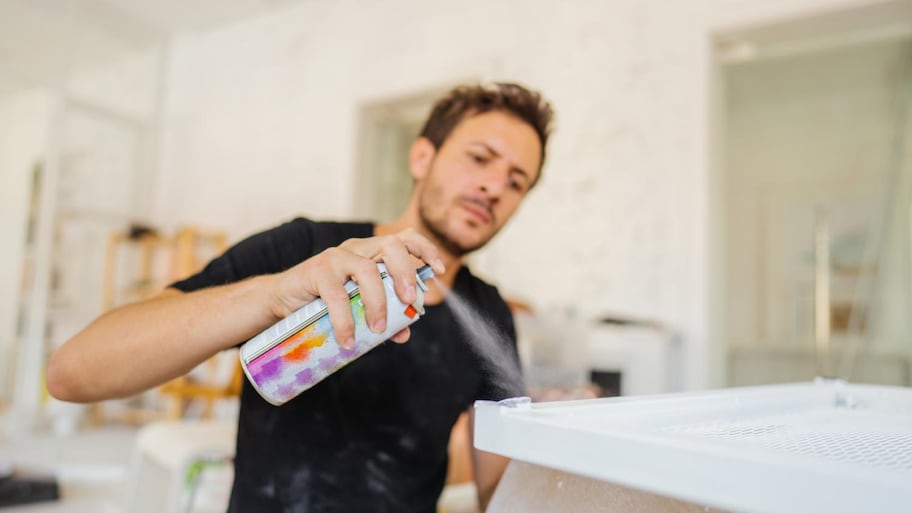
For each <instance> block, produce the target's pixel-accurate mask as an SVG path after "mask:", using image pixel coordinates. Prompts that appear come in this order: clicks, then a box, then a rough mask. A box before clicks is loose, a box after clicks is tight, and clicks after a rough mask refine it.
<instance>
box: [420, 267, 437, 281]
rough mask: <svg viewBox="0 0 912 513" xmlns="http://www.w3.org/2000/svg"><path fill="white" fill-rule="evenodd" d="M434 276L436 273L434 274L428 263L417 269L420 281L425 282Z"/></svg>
mask: <svg viewBox="0 0 912 513" xmlns="http://www.w3.org/2000/svg"><path fill="white" fill-rule="evenodd" d="M434 276H436V274H434V270H433V269H431V266H430V265H425V266H422V267H420V268H419V269H418V279H420V280H421V281H422V282H426V281H428V280H429V279H431V278H433V277H434Z"/></svg>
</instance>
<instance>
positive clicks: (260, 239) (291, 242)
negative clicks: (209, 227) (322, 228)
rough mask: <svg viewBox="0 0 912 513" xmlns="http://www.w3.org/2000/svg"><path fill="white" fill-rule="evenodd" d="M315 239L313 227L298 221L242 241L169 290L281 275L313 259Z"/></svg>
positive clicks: (186, 290)
mask: <svg viewBox="0 0 912 513" xmlns="http://www.w3.org/2000/svg"><path fill="white" fill-rule="evenodd" d="M312 239H313V223H312V222H311V221H308V220H306V219H301V218H298V219H295V220H293V221H290V222H287V223H284V224H282V225H280V226H277V227H275V228H272V229H270V230H267V231H264V232H260V233H258V234H256V235H253V236H251V237H248V238H246V239H244V240H242V241H241V242H239V243H237V244H236V245H234V246H232V247H231V248H229V249H228V250H227V251H225V253H223V254H222V255H220V256H218V257H216V258H215V259H213V260H212V261H211V262H209V264H207V265H206V267H205V268H204V269H203V270H202V271H200V272H198V273H196V274H194V275H193V276H190V277H189V278H186V279H184V280H180V281H178V282H175V283H173V284H171V285H170V287H173V288H176V289H178V290H180V291H182V292H191V291H194V290H199V289H203V288H207V287H214V286H217V285H227V284H229V283H234V282H237V281H241V280H244V279H246V278H250V277H252V276H259V275H262V274H272V273H277V272H282V271H284V270H286V269H288V268H290V267H292V266H294V265H296V264H298V263H299V262H301V261H303V260H305V259H307V258H308V257H310V256H311V255H312V253H313V249H312V248H313V242H312Z"/></svg>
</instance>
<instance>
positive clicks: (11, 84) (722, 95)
mask: <svg viewBox="0 0 912 513" xmlns="http://www.w3.org/2000/svg"><path fill="white" fill-rule="evenodd" d="M485 80H507V81H518V82H521V83H524V84H526V85H528V86H530V87H532V88H535V89H538V90H540V91H541V92H542V93H543V94H544V95H545V96H546V97H547V98H548V99H550V100H551V101H552V103H553V104H554V106H555V109H556V112H557V124H556V131H555V134H554V136H553V139H552V141H551V143H550V144H551V145H550V148H549V156H548V161H547V162H546V166H545V169H544V172H543V173H544V174H543V179H542V181H541V183H540V185H538V186H537V187H536V189H535V190H534V191H533V192H532V193H531V194H530V196H529V198H528V199H527V200H526V202H525V204H524V206H523V207H522V208H521V210H520V212H519V213H518V215H517V216H516V217H515V219H514V220H513V221H512V222H511V223H510V224H509V225H508V226H507V228H506V229H505V230H504V231H503V232H502V233H501V234H500V235H499V236H498V237H497V238H496V239H495V240H494V241H493V242H492V243H491V244H490V245H489V246H488V247H486V248H485V249H484V250H482V251H480V252H478V253H477V254H475V255H473V256H472V257H471V264H472V266H473V269H474V270H475V271H476V272H477V273H478V274H480V275H482V276H483V277H485V278H487V279H488V280H490V281H492V282H493V283H495V284H497V285H498V286H499V288H500V290H501V291H502V293H504V294H505V295H506V296H507V297H508V298H510V299H511V302H512V304H513V305H514V307H515V314H516V316H517V322H518V326H519V332H520V345H521V352H522V358H523V363H524V366H525V368H526V373H527V376H528V377H529V384H530V387H531V388H530V393H531V394H532V395H533V397H535V398H536V399H540V400H545V399H561V398H569V397H579V396H587V395H619V394H620V395H638V394H649V393H662V392H672V391H688V390H699V389H705V388H718V387H730V386H742V385H754V384H767V383H781V382H796V381H808V380H811V379H813V378H814V377H815V376H828V377H841V378H844V379H847V380H849V381H855V382H865V383H879V384H891V385H901V386H908V385H910V379H912V378H910V358H912V340H910V337H912V315H910V307H912V252H910V240H912V182H910V179H912V1H909V0H892V1H886V0H769V1H765V2H754V1H747V0H589V1H584V0H573V1H571V2H557V1H553V0H495V1H491V0H470V1H466V2H456V3H454V2H447V3H444V2H414V1H407V0H389V1H385V2H369V1H358V0H333V1H330V0H218V1H216V0H200V1H193V2H178V1H175V0H161V1H156V2H146V1H141V0H95V1H90V0H59V1H53V0H0V219H2V223H0V230H2V231H0V247H2V250H0V290H2V291H3V293H2V294H0V419H2V420H3V422H2V424H0V447H2V449H0V451H3V452H0V457H2V456H4V453H7V457H10V456H9V455H12V456H11V457H12V459H13V460H16V461H29V458H31V459H32V460H34V461H35V462H37V463H39V464H45V466H47V465H50V466H53V465H57V466H58V471H59V470H60V469H59V465H61V464H64V463H66V464H69V465H70V466H69V467H66V469H65V470H66V472H64V474H66V475H68V476H71V477H72V476H76V477H77V479H76V481H79V479H78V478H79V477H81V478H83V480H88V481H92V479H97V480H100V481H105V480H108V481H110V480H117V481H124V480H126V481H128V480H129V472H128V471H127V470H126V463H125V461H126V460H125V459H123V458H121V459H118V458H120V457H121V456H124V455H125V454H127V453H129V449H130V448H131V447H135V438H134V435H135V433H136V426H141V425H144V424H145V423H147V422H149V421H153V420H156V419H161V418H172V419H183V418H198V417H203V418H215V419H218V418H227V419H230V418H231V415H232V411H233V410H232V399H233V397H234V394H235V393H236V390H237V380H238V379H239V377H240V376H239V375H238V374H237V373H236V368H235V365H234V359H233V358H232V357H230V356H229V357H227V358H223V359H217V360H218V361H213V362H209V363H207V364H206V366H205V368H201V369H198V370H197V371H195V372H194V375H193V376H191V377H189V378H186V379H183V380H179V382H175V383H170V384H169V385H168V386H166V387H165V388H164V389H162V390H158V391H154V392H151V393H150V394H146V395H145V396H144V397H142V398H136V399H132V400H128V401H113V402H111V403H110V404H104V405H94V406H90V407H82V406H75V405H66V404H61V403H58V402H55V401H53V400H52V399H50V398H49V396H48V395H47V393H46V391H45V390H44V384H43V372H44V365H45V363H46V361H47V357H48V355H49V354H50V352H51V351H53V350H54V349H55V348H56V347H57V346H58V345H59V344H61V343H62V342H64V341H65V340H66V339H67V338H69V337H70V336H72V335H73V334H74V333H75V332H76V331H78V330H79V329H81V328H82V327H83V326H84V325H85V324H87V323H88V322H89V321H90V320H91V319H93V318H94V317H96V316H97V315H99V314H100V313H102V312H103V311H105V310H106V309H108V308H111V307H114V306H117V305H119V304H123V303H125V302H129V301H133V300H136V299H140V298H142V297H145V296H147V295H149V294H151V293H154V292H156V291H157V290H160V288H161V287H162V286H164V285H166V284H167V283H169V282H171V281H173V280H175V279H177V278H179V277H181V276H185V275H187V274H189V273H192V272H193V271H195V270H196V269H198V268H199V267H200V266H201V265H203V264H204V263H205V262H206V261H207V260H208V259H209V258H211V257H212V256H214V255H216V254H218V253H219V252H220V251H221V250H222V249H224V248H225V247H226V245H230V244H231V243H233V242H236V241H238V240H240V239H241V238H243V237H245V236H246V235H249V234H251V233H253V232H255V231H258V230H261V229H265V228H268V227H270V226H272V225H274V224H276V223H278V222H281V221H284V220H287V219H290V218H291V217H294V216H297V215H303V216H308V217H313V218H318V219H366V218H371V219H378V220H388V219H391V218H392V217H393V216H395V215H396V214H397V213H398V212H399V211H400V209H401V208H402V206H403V205H404V202H405V201H406V199H407V198H408V194H409V191H410V186H411V179H410V177H409V175H408V173H407V167H406V152H407V149H408V145H409V144H410V143H411V140H412V139H413V138H414V136H415V134H416V133H417V131H418V129H419V128H420V123H421V122H422V121H423V118H424V116H425V115H426V114H427V111H428V109H429V107H430V104H431V102H432V101H433V99H434V98H435V97H436V96H438V95H439V94H441V93H442V92H444V91H446V90H447V89H448V88H450V87H451V86H453V85H455V84H458V83H463V82H467V81H485ZM200 399H202V400H200ZM112 425H114V426H121V427H114V428H112V427H111V426H112ZM104 429H108V430H109V431H103V430H104ZM112 429H113V430H114V431H111V430H112ZM99 430H102V431H99ZM93 433H96V434H97V433H104V436H103V437H101V440H105V442H101V443H100V446H108V449H103V448H100V446H99V444H98V443H97V442H96V444H97V445H96V446H91V447H92V449H78V447H83V448H84V447H89V446H87V445H83V444H82V442H79V443H75V444H70V445H66V443H65V441H66V440H67V439H70V440H72V439H73V437H78V436H87V437H91V436H96V435H93ZM36 437H37V438H36ZM41 437H47V438H41ZM35 440H41V443H43V444H45V445H44V446H42V447H52V449H42V450H40V451H39V450H36V449H33V448H34V447H36V446H38V445H40V444H39V443H38V442H35ZM48 440H52V441H51V442H49V441H48ZM77 440H84V439H79V438H77ZM112 440H113V442H112ZM17 441H19V442H20V443H15V442H17ZM26 441H32V443H31V445H30V444H29V443H26ZM118 443H119V444H121V445H119V446H118V445H117V444H118ZM47 444H51V445H47ZM73 447H77V448H76V449H74V448H73ZM114 447H121V448H122V449H123V450H120V449H114ZM106 450H107V451H108V452H112V453H114V454H112V455H110V456H111V457H110V458H107V459H104V458H101V457H100V456H99V454H102V455H104V454H107V453H106V452H105V451H106ZM17 451H18V452H17ZM30 451H31V452H30ZM61 455H64V456H61ZM66 455H69V456H72V461H70V460H68V459H67V457H69V456H66ZM80 458H82V459H80ZM93 458H94V459H93ZM98 458H101V459H98ZM96 460H97V461H96ZM86 461H89V463H86ZM74 465H75V466H74ZM87 465H88V466H87ZM39 466H40V465H39ZM67 472H68V473H67ZM58 474H59V472H58ZM87 476H88V477H87ZM89 495H91V494H89ZM85 500H86V501H88V502H85V504H88V506H84V507H85V508H86V510H87V511H89V510H92V511H99V509H98V507H99V506H98V505H99V504H102V503H103V504H108V502H105V501H107V500H108V499H107V498H106V497H105V498H99V497H98V496H95V495H91V497H89V498H87V499H85ZM219 500H220V499H219V498H218V497H216V499H214V501H215V502H216V503H218V501H219ZM92 501H94V502H92ZM58 507H64V506H62V505H58ZM67 507H70V506H67ZM216 510H218V509H216ZM30 511H31V510H30ZM54 511H57V510H56V509H55V510H54ZM60 511H76V510H74V509H66V510H64V509H60Z"/></svg>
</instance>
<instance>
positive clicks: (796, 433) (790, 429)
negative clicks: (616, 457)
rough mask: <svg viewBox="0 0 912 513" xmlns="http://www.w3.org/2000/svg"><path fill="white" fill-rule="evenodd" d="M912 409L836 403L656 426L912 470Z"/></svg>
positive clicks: (679, 432) (689, 434)
mask: <svg viewBox="0 0 912 513" xmlns="http://www.w3.org/2000/svg"><path fill="white" fill-rule="evenodd" d="M910 426H912V411H910V410H908V409H906V408H898V409H896V410H893V411H889V412H888V411H881V412H877V411H872V410H871V409H860V410H859V409H848V408H833V409H828V410H817V411H811V412H802V413H795V414H792V415H781V416H776V417H764V418H762V419H737V418H736V419H728V420H717V421H710V422H702V423H694V424H684V425H673V426H668V427H665V428H662V429H659V430H657V431H659V432H663V433H669V434H675V435H679V436H683V437H691V438H693V437H696V438H703V439H706V438H709V439H713V440H725V441H726V442H727V443H732V444H736V445H745V446H750V447H755V448H756V447H760V448H763V449H767V450H772V451H776V452H780V453H788V454H793V455H795V454H797V455H802V456H809V457H813V458H818V459H819V458H822V459H825V460H829V461H837V462H843V463H852V464H863V465H870V466H873V467H878V468H883V469H889V470H893V471H902V472H909V473H912V433H910V432H909V427H910Z"/></svg>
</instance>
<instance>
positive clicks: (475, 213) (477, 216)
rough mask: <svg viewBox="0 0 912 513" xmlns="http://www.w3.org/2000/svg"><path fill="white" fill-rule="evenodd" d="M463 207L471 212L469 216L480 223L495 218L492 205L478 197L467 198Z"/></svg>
mask: <svg viewBox="0 0 912 513" xmlns="http://www.w3.org/2000/svg"><path fill="white" fill-rule="evenodd" d="M462 208H464V209H465V210H466V212H468V213H469V216H470V217H471V218H472V219H474V220H475V221H476V222H478V223H480V224H488V223H490V222H491V221H492V220H493V219H494V213H493V212H491V207H490V206H489V205H488V204H487V203H486V202H484V201H480V200H476V199H465V200H463V202H462Z"/></svg>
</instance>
